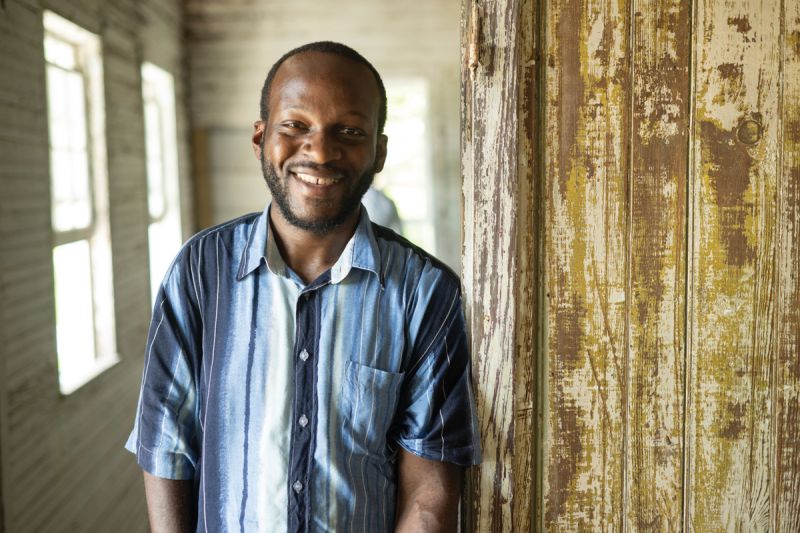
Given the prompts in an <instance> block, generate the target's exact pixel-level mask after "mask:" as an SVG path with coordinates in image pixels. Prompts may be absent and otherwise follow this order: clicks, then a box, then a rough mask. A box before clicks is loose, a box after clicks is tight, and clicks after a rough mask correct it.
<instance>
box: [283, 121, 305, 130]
mask: <svg viewBox="0 0 800 533" xmlns="http://www.w3.org/2000/svg"><path fill="white" fill-rule="evenodd" d="M281 127H282V128H285V129H287V130H305V129H306V125H305V124H303V123H302V122H300V121H299V120H287V121H285V122H281Z"/></svg>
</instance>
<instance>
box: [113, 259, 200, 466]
mask: <svg viewBox="0 0 800 533" xmlns="http://www.w3.org/2000/svg"><path fill="white" fill-rule="evenodd" d="M182 255H183V254H182ZM183 257H184V258H185V257H186V256H185V255H183ZM180 259H181V255H179V257H178V258H176V260H175V261H174V262H173V265H172V266H171V267H170V271H169V272H168V274H167V277H166V278H165V279H164V281H163V283H162V284H161V288H160V289H159V291H158V295H157V297H156V302H155V306H154V309H153V318H152V322H151V324H150V331H149V334H148V338H147V346H146V350H145V358H144V372H143V375H142V386H141V391H140V394H139V403H138V406H137V409H136V420H135V422H134V427H133V431H132V432H131V434H130V436H129V437H128V441H127V442H126V444H125V448H126V449H127V450H129V451H130V452H132V453H134V454H136V459H137V462H138V463H139V466H141V468H142V469H143V470H145V471H147V472H149V473H150V474H153V475H154V476H157V477H162V478H167V479H193V478H194V474H195V470H196V466H197V460H198V456H199V447H198V434H199V418H198V412H199V411H198V399H197V376H196V369H197V368H198V367H199V363H198V354H199V353H200V351H199V346H200V338H201V335H202V327H201V322H200V321H199V320H198V317H199V313H198V311H197V306H196V302H197V294H196V292H195V291H194V289H193V280H192V278H191V275H190V274H191V272H190V269H189V268H182V267H181V261H180ZM185 263H186V264H188V263H189V261H188V260H187V261H185Z"/></svg>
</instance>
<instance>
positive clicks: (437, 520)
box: [395, 449, 463, 533]
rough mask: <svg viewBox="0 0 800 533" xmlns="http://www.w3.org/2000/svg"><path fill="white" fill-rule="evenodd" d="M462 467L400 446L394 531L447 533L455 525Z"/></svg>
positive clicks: (452, 530)
mask: <svg viewBox="0 0 800 533" xmlns="http://www.w3.org/2000/svg"><path fill="white" fill-rule="evenodd" d="M462 475H463V469H462V468H461V467H460V466H458V465H454V464H452V463H442V462H439V461H430V460H428V459H423V458H421V457H418V456H416V455H414V454H412V453H410V452H407V451H406V450H403V449H400V452H399V456H398V459H397V477H398V483H397V524H396V525H395V531H396V532H397V533H415V532H425V533H428V532H432V533H449V532H455V531H456V530H457V527H458V500H459V498H460V496H461V478H462Z"/></svg>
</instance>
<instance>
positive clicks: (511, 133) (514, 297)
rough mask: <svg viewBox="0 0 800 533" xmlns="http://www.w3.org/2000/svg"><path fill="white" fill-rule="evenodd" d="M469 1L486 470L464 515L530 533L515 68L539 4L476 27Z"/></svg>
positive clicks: (488, 10)
mask: <svg viewBox="0 0 800 533" xmlns="http://www.w3.org/2000/svg"><path fill="white" fill-rule="evenodd" d="M473 1H474V0H465V1H464V2H463V3H462V29H463V30H464V31H462V37H463V40H462V52H463V57H464V59H465V61H464V66H463V68H462V124H463V125H464V127H463V128H462V149H463V152H462V154H463V159H462V169H463V176H464V238H463V243H464V265H463V283H464V296H465V303H466V312H467V323H468V328H469V329H470V332H471V339H472V342H471V349H472V354H473V376H474V382H475V393H476V400H477V410H478V413H477V414H478V420H479V422H480V430H481V442H482V447H483V464H482V465H481V466H480V467H479V468H477V469H474V470H473V471H472V472H471V475H470V484H469V489H468V496H467V498H466V500H465V506H464V511H465V515H466V518H467V520H466V521H467V526H466V530H467V531H476V532H478V531H479V532H488V531H496V532H505V531H512V530H519V531H525V530H529V529H530V523H531V515H532V508H531V503H532V497H531V496H532V485H531V476H532V472H531V467H532V465H531V459H532V457H530V452H531V442H530V435H531V431H532V417H533V393H532V392H529V391H531V390H532V389H533V382H532V381H533V376H534V368H533V354H532V351H531V349H530V346H528V345H526V344H525V339H529V338H530V337H531V336H530V335H528V336H527V337H524V338H523V337H521V333H520V331H519V330H518V328H519V326H520V324H526V325H527V326H528V327H532V322H531V320H532V319H531V317H532V316H533V314H532V313H533V310H532V308H533V306H534V301H533V294H534V291H533V290H532V287H531V286H530V284H531V282H532V281H533V280H532V277H531V270H530V266H529V265H527V264H526V265H521V264H520V261H521V260H522V259H521V257H525V258H526V259H525V260H526V261H528V258H529V257H530V256H529V254H530V251H531V249H530V248H531V247H530V245H529V243H528V242H527V241H526V239H529V238H530V237H529V236H528V235H525V236H521V235H520V232H527V231H530V229H531V228H530V227H526V228H523V227H522V226H521V225H520V224H529V223H530V222H529V221H530V215H529V214H526V215H522V214H521V213H520V206H526V207H525V209H530V201H531V197H532V196H531V195H532V193H531V191H530V187H531V180H530V176H531V175H530V173H528V172H527V171H521V170H520V168H519V167H518V166H517V162H518V157H520V156H519V154H520V152H519V151H520V150H522V152H523V153H526V154H527V153H530V152H529V150H530V145H527V144H525V143H524V141H522V138H521V137H522V134H521V132H522V128H521V126H520V117H519V112H520V106H521V107H523V108H524V107H526V106H527V105H528V101H527V96H522V100H524V101H525V102H526V103H521V102H520V91H521V92H522V93H524V94H527V92H526V91H527V83H528V82H532V80H533V78H532V77H531V76H529V75H528V74H524V76H525V80H526V81H523V82H520V81H519V72H518V68H519V65H520V61H522V62H523V63H525V62H527V61H528V60H529V59H530V55H531V54H532V47H531V43H530V42H524V41H525V40H526V39H532V38H533V32H532V31H530V30H532V28H527V29H526V31H525V32H522V31H521V28H520V24H526V23H527V22H528V21H523V19H521V18H520V14H521V13H533V11H532V6H533V3H532V2H528V3H524V4H523V3H522V2H521V1H518V0H512V1H509V2H505V3H500V2H498V3H491V4H490V3H481V7H482V10H483V12H482V14H481V15H480V17H479V18H480V22H479V23H478V24H476V25H473V22H475V21H476V20H477V19H478V17H476V16H475V15H476V13H475V12H474V11H475V10H473V7H474V4H473ZM473 30H475V31H473ZM473 35H474V37H475V38H474V39H472V38H471V37H472V36H473ZM471 44H474V47H473V46H471ZM470 50H474V51H475V52H477V53H474V54H473V53H470ZM526 54H527V55H526ZM520 58H523V59H520ZM470 62H472V63H473V64H474V68H470V67H469V66H468V65H469V63H470ZM522 85H524V86H525V89H523V88H521V86H522ZM523 172H524V174H523ZM520 198H522V199H520ZM520 239H521V240H520ZM521 242H523V243H524V244H522V245H523V246H526V249H525V251H524V255H523V253H522V252H521V250H520V246H521ZM520 315H524V317H525V318H523V317H522V316H520ZM518 341H523V342H518ZM516 446H519V449H516V448H515V447H516ZM525 456H527V457H525Z"/></svg>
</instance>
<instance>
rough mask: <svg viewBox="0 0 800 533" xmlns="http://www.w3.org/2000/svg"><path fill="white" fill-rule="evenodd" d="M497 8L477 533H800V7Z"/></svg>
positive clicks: (473, 161) (478, 289)
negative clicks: (765, 532)
mask: <svg viewBox="0 0 800 533" xmlns="http://www.w3.org/2000/svg"><path fill="white" fill-rule="evenodd" d="M463 5H464V9H463V12H464V13H469V9H470V8H471V6H472V3H471V0H464V4H463ZM484 5H485V7H486V18H485V21H484V25H483V26H484V27H483V30H482V33H481V38H482V40H481V43H482V52H483V53H484V54H485V55H486V64H483V63H482V66H483V67H484V68H481V69H479V71H480V74H479V75H477V76H475V77H474V78H470V77H469V76H468V74H467V73H464V76H463V79H464V80H465V81H464V84H465V85H464V86H465V91H464V92H465V94H464V102H465V103H466V104H465V106H464V108H465V111H464V113H465V114H464V115H462V116H463V117H464V119H465V122H464V127H463V129H462V132H464V133H463V140H464V143H463V147H464V154H463V164H464V176H465V182H464V193H465V228H466V229H465V231H466V233H465V239H464V243H465V249H464V265H465V271H464V280H465V288H466V290H467V293H468V296H467V298H468V301H467V312H468V315H469V316H470V317H471V318H470V319H469V324H470V326H471V331H472V336H473V349H474V353H475V355H474V357H475V358H476V360H477V361H478V363H477V364H476V381H477V383H478V396H479V405H480V406H481V407H480V410H481V413H480V414H481V416H482V417H488V419H487V418H482V419H481V420H482V431H483V439H484V441H483V442H484V452H485V455H486V457H488V458H489V461H488V462H487V463H486V464H484V465H483V466H482V467H481V469H480V471H479V472H477V473H476V474H475V475H474V476H473V478H472V481H473V483H474V485H475V487H474V488H473V491H472V494H473V495H474V496H475V499H474V500H473V501H472V503H471V507H470V512H471V517H472V519H471V521H470V530H472V531H510V530H514V531H530V530H537V531H538V530H547V531H549V530H554V531H576V530H592V531H595V530H601V531H612V530H613V531H616V530H628V529H631V530H651V531H718V530H742V531H745V530H746V531H750V530H770V531H798V530H800V414H799V413H800V268H798V265H799V264H800V4H798V3H797V2H786V1H785V0H765V1H759V2H756V1H755V0H696V1H694V2H692V3H687V2H683V1H681V0H635V1H634V0H612V1H611V2H603V1H600V0H553V1H551V2H547V3H541V2H540V3H536V2H534V1H533V0H520V2H519V3H516V4H513V5H508V6H504V7H499V6H497V5H495V4H491V3H488V2H487V3H485V4H484ZM534 5H535V6H536V8H534V7H533V6H534ZM504 17H505V18H504ZM509 31H511V32H512V33H513V34H514V36H513V37H509V33H507V32H509ZM540 40H541V42H539V41H540ZM464 50H466V49H464ZM540 58H541V59H540ZM510 61H516V64H514V65H512V67H514V68H509V62H510ZM515 76H516V77H517V78H515ZM534 78H537V79H536V80H535V81H534ZM504 91H506V92H505V93H504ZM509 91H510V93H509ZM504 94H505V97H506V99H507V100H515V102H508V101H507V102H502V101H501V100H502V99H503V96H502V95H504ZM508 94H514V95H515V97H514V98H508ZM510 103H513V104H514V105H516V114H514V113H513V111H512V109H513V106H506V105H504V104H510ZM498 121H502V122H503V124H504V125H505V126H508V127H507V128H506V127H501V126H500V125H499V122H498ZM503 135H507V137H503ZM512 146H514V147H516V151H515V152H513V151H512ZM507 283H511V284H513V288H512V289H511V291H510V292H509V287H508V286H507V285H506V284H507ZM537 284H541V285H542V286H541V287H540V288H537V287H536V285H537ZM537 291H541V293H538V292H537ZM503 314H506V315H503ZM487 317H488V320H487V319H486V318H487ZM512 347H513V349H512ZM509 353H512V354H513V357H509V356H508V354H509ZM494 358H499V359H497V360H495V359H494ZM504 388H506V389H508V390H506V391H503V389H504ZM509 390H511V391H513V395H511V396H509ZM534 414H536V416H535V417H534ZM534 437H535V438H534ZM528 442H530V444H528Z"/></svg>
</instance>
